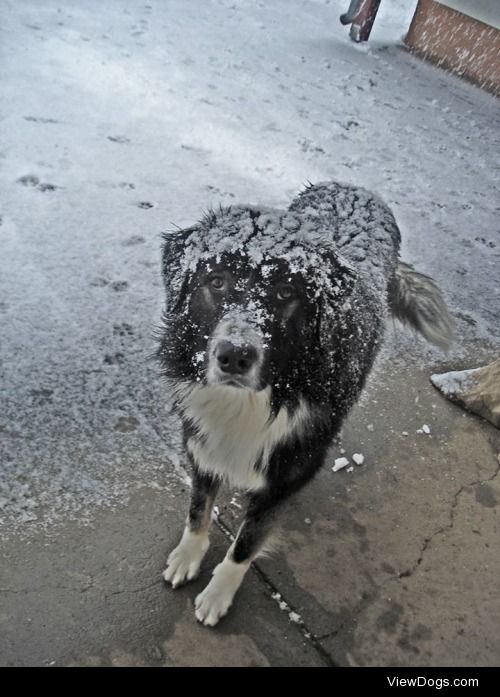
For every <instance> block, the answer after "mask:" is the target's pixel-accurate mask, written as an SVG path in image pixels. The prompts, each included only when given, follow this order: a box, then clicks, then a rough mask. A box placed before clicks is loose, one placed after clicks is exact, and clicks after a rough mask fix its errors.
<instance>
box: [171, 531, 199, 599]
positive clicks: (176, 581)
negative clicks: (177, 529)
mask: <svg viewBox="0 0 500 697" xmlns="http://www.w3.org/2000/svg"><path fill="white" fill-rule="evenodd" d="M209 544H210V543H209V541H208V535H207V534H206V533H193V532H190V531H189V530H188V529H187V528H186V529H185V530H184V533H183V535H182V539H181V541H180V542H179V544H178V545H177V547H176V548H175V549H174V550H173V551H172V552H171V553H170V555H169V557H168V560H167V568H166V569H165V571H164V572H163V578H164V580H165V581H166V582H167V583H170V584H171V585H172V588H177V587H178V586H181V585H182V584H183V583H187V581H192V579H193V578H196V576H198V573H199V571H200V566H201V562H202V561H203V557H204V556H205V554H206V552H207V549H208V547H209Z"/></svg>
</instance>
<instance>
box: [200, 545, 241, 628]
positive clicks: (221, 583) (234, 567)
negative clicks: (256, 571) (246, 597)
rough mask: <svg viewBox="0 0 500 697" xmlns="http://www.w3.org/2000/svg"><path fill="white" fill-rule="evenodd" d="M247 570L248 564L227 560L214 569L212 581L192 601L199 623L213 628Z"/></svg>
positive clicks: (228, 604) (228, 605)
mask: <svg viewBox="0 0 500 697" xmlns="http://www.w3.org/2000/svg"><path fill="white" fill-rule="evenodd" d="M247 569H248V564H236V563H235V562H233V561H231V560H229V559H227V558H226V559H224V561H223V562H222V563H221V564H219V565H218V566H216V567H215V570H214V573H213V576H212V580H211V581H210V583H209V584H208V586H207V587H206V588H205V590H204V591H202V592H201V593H200V594H199V595H198V596H197V598H196V600H195V601H194V604H195V608H196V610H195V613H194V614H195V615H196V619H197V620H198V621H199V622H201V623H202V624H205V625H207V626H208V627H214V626H215V625H216V624H217V622H218V621H219V620H220V619H221V617H224V615H225V614H226V613H227V611H228V610H229V608H230V607H231V604H232V602H233V598H234V594H235V593H236V591H237V590H238V588H239V587H240V584H241V582H242V581H243V577H244V575H245V573H246V571H247Z"/></svg>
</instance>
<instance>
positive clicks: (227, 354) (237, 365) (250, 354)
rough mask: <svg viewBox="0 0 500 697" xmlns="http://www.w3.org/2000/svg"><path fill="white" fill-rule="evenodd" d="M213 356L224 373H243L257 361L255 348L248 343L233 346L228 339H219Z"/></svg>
mask: <svg viewBox="0 0 500 697" xmlns="http://www.w3.org/2000/svg"><path fill="white" fill-rule="evenodd" d="M215 357H216V358H217V364H218V366H219V368H220V369H221V370H222V371H223V372H224V373H229V374H231V375H244V374H245V373H248V371H249V370H250V369H251V368H252V366H253V365H254V364H255V362H256V361H257V350H256V349H255V348H254V347H253V346H250V345H249V344H246V345H244V346H235V345H234V344H232V343H231V342H230V341H220V342H219V343H218V344H217V348H216V350H215Z"/></svg>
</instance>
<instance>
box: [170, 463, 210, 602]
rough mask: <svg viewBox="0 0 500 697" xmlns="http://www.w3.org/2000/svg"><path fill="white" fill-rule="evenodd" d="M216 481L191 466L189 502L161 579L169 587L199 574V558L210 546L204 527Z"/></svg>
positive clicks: (200, 558)
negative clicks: (184, 523) (180, 532)
mask: <svg viewBox="0 0 500 697" xmlns="http://www.w3.org/2000/svg"><path fill="white" fill-rule="evenodd" d="M219 483H220V482H219V480H218V479H217V478H214V477H212V476H211V475H209V474H203V473H201V472H200V471H199V470H198V469H197V468H196V467H194V468H193V485H192V490H191V503H190V505H189V513H188V518H187V521H186V527H185V528H184V532H183V534H182V538H181V541H180V542H179V544H178V545H177V547H176V548H175V549H174V550H173V551H172V552H171V553H170V555H169V557H168V560H167V568H166V569H165V571H164V572H163V578H164V579H165V581H167V583H170V584H171V585H172V588H177V587H178V586H180V585H182V584H183V583H186V582H187V581H191V580H192V579H193V578H196V576H197V575H198V573H199V570H200V566H201V562H202V561H203V557H204V556H205V554H206V553H207V550H208V547H209V545H210V542H209V539H208V529H209V527H210V522H211V518H212V508H213V505H214V500H215V496H216V494H217V491H218V489H219Z"/></svg>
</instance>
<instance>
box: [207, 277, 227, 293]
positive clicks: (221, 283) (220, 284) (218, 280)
mask: <svg viewBox="0 0 500 697" xmlns="http://www.w3.org/2000/svg"><path fill="white" fill-rule="evenodd" d="M210 285H211V287H212V288H213V289H214V290H223V289H224V287H225V285H226V281H225V280H224V277H223V276H212V278H211V279H210Z"/></svg>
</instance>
